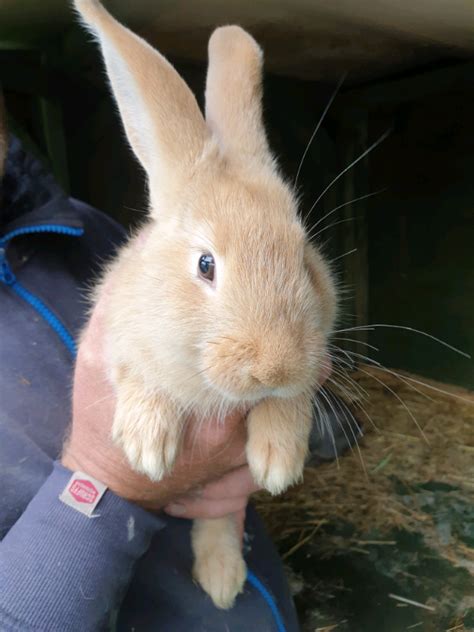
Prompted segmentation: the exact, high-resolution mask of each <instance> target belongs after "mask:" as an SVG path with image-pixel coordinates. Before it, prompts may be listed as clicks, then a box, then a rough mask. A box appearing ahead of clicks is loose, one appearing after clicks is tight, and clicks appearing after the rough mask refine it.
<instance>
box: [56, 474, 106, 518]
mask: <svg viewBox="0 0 474 632" xmlns="http://www.w3.org/2000/svg"><path fill="white" fill-rule="evenodd" d="M106 489H107V487H106V486H105V485H104V484H103V483H101V482H100V481H97V480H96V479H95V478H93V477H92V476H88V475H87V474H84V473H83V472H74V474H73V475H72V476H71V478H70V479H69V482H68V484H67V485H66V487H65V488H64V489H63V491H62V493H61V495H60V496H59V500H61V501H62V502H63V503H65V504H66V505H69V506H70V507H73V509H76V510H77V511H80V512H81V513H83V514H85V515H86V516H89V517H91V516H92V512H93V511H94V509H95V508H96V506H97V505H98V503H99V501H100V499H101V498H102V496H103V495H104V493H105V490H106Z"/></svg>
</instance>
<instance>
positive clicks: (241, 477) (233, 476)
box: [194, 465, 261, 500]
mask: <svg viewBox="0 0 474 632" xmlns="http://www.w3.org/2000/svg"><path fill="white" fill-rule="evenodd" d="M259 489H261V488H260V487H259V485H257V484H256V483H255V481H254V480H253V478H252V474H251V473H250V469H249V466H248V465H242V466H241V467H239V468H237V469H235V470H232V471H231V472H228V473H227V474H224V476H222V477H221V478H220V479H219V480H217V481H212V482H211V483H207V485H205V486H204V487H203V488H202V489H200V490H199V491H198V492H197V493H195V494H194V495H195V496H197V497H199V498H203V499H207V500H221V499H223V498H239V497H241V496H250V494H253V493H254V492H256V491H258V490H259Z"/></svg>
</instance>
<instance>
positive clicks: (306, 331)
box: [75, 0, 336, 608]
mask: <svg viewBox="0 0 474 632" xmlns="http://www.w3.org/2000/svg"><path fill="white" fill-rule="evenodd" d="M75 6H76V9H77V11H78V12H79V14H80V16H81V17H82V20H83V22H84V23H85V25H86V27H87V28H88V29H89V30H90V31H91V32H92V33H93V34H94V36H95V37H96V38H97V40H98V42H99V44H100V47H101V50H102V54H103V57H104V61H105V66H106V70H107V74H108V78H109V80H110V84H111V87H112V91H113V94H114V96H115V99H116V102H117V104H118V108H119V111H120V114H121V117H122V121H123V125H124V127H125V131H126V135H127V138H128V141H129V143H130V145H131V147H132V149H133V151H134V152H135V154H136V156H137V158H138V160H139V161H140V163H141V165H142V166H143V168H144V169H145V171H146V174H147V176H148V187H149V194H150V204H149V215H150V217H149V221H148V224H147V230H148V231H149V234H148V236H147V239H146V241H145V242H144V243H143V244H142V245H140V247H139V248H138V253H137V248H136V247H134V249H133V254H132V248H131V246H130V245H126V246H125V247H124V248H123V249H122V251H121V252H120V253H119V255H118V257H117V258H116V260H115V261H114V262H113V263H112V264H111V265H110V266H109V267H108V269H107V270H106V272H105V276H104V279H110V278H111V277H113V291H112V292H111V295H110V299H109V301H108V306H107V310H108V311H107V314H106V325H107V348H108V362H109V363H110V369H111V377H112V381H113V383H114V387H115V390H116V395H117V406H116V412H115V418H114V422H113V439H114V441H116V442H117V443H118V444H119V445H120V446H121V447H122V448H123V450H124V452H125V454H126V456H127V458H128V459H129V461H130V464H131V465H132V467H134V468H135V469H136V470H138V471H140V472H143V473H145V474H147V475H148V476H149V477H150V478H152V479H154V480H159V479H161V478H162V477H163V476H165V475H166V474H167V473H168V472H169V471H170V470H171V469H172V467H173V462H174V460H175V458H176V454H177V452H178V450H179V445H180V436H181V434H182V430H183V425H184V423H185V419H186V418H187V417H188V414H189V413H190V412H193V413H194V414H195V415H197V416H201V417H202V416H205V415H210V414H219V415H221V417H223V416H224V415H225V414H226V413H228V412H230V411H231V410H234V409H236V408H240V409H245V410H248V411H249V412H248V416H247V426H248V443H247V459H248V463H249V466H250V469H251V472H252V474H253V476H254V478H255V480H256V481H257V482H258V483H259V484H260V485H261V486H262V487H264V488H265V489H267V490H268V491H270V492H271V493H273V494H276V493H279V492H281V491H283V490H284V489H285V488H286V487H288V486H289V485H290V484H292V483H294V482H296V481H297V480H298V479H300V478H301V476H302V472H303V466H304V461H305V457H306V454H307V446H308V438H309V433H310V430H311V419H312V398H313V395H314V387H315V385H316V384H317V381H318V375H319V374H320V372H321V371H322V367H323V365H324V362H325V357H326V353H327V337H328V334H329V332H330V330H331V327H332V325H333V321H334V318H335V311H336V292H335V286H334V282H333V278H332V274H331V272H330V270H329V266H328V264H327V263H326V262H325V260H324V259H323V257H322V256H321V254H320V253H319V252H318V251H317V250H316V249H315V247H314V246H312V245H310V243H309V242H308V240H307V237H306V234H305V231H304V228H303V226H302V223H301V221H300V219H299V216H298V209H297V200H296V196H295V193H294V192H293V191H292V189H291V187H289V186H288V185H287V184H286V183H285V182H284V180H283V178H282V177H281V175H280V174H279V172H278V169H277V166H276V163H275V159H274V157H273V156H272V154H271V152H270V149H269V146H268V142H267V139H266V135H265V130H264V126H263V121H262V105H261V91H262V87H261V81H262V52H261V50H260V48H259V46H258V45H257V43H256V42H255V41H254V39H253V38H252V37H251V36H250V35H249V34H248V33H246V32H245V31H244V30H243V29H241V28H240V27H237V26H225V27H221V28H218V29H216V30H215V31H214V33H213V34H212V36H211V38H210V41H209V67H208V73H207V86H206V112H205V118H204V117H203V115H202V114H201V111H200V109H199V107H198V105H197V102H196V100H195V98H194V96H193V94H192V93H191V91H190V90H189V88H188V87H187V85H186V84H185V82H184V81H183V79H182V78H181V77H180V76H179V75H178V73H177V72H176V71H175V70H174V68H173V67H172V66H171V65H170V64H169V63H168V61H167V60H166V59H165V58H164V57H162V55H160V53H158V52H157V51H156V50H154V49H153V48H152V47H151V46H150V45H148V44H147V43H146V42H145V41H143V40H142V39H141V38H140V37H138V36H137V35H136V34H134V33H132V32H131V31H129V30H128V29H127V28H125V27H124V26H122V25H121V24H119V23H118V22H117V21H116V20H115V19H114V18H113V17H112V16H111V15H110V14H109V13H108V12H107V11H106V10H105V9H104V7H103V6H102V5H101V4H100V3H99V2H98V1H97V0H75ZM134 239H137V237H135V238H134ZM130 243H132V245H133V240H132V242H130ZM98 291H100V287H99V290H98ZM192 543H193V551H194V555H195V565H194V570H193V572H194V576H195V577H196V579H197V580H198V582H199V583H200V584H201V586H202V587H203V588H204V590H205V591H206V592H207V593H208V594H209V595H210V596H211V597H212V599H213V601H214V603H215V604H216V606H218V607H221V608H228V607H230V606H231V605H232V604H233V602H234V599H235V597H236V595H237V594H238V593H239V592H240V591H241V590H242V587H243V584H244V581H245V575H246V568H245V563H244V560H243V557H242V552H241V542H240V537H239V536H238V530H237V527H236V525H235V523H234V520H233V518H232V517H227V518H223V519H216V520H196V521H195V523H194V525H193V531H192Z"/></svg>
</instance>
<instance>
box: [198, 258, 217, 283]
mask: <svg viewBox="0 0 474 632" xmlns="http://www.w3.org/2000/svg"><path fill="white" fill-rule="evenodd" d="M198 267H199V275H200V276H201V277H202V278H203V279H206V280H207V281H213V279H214V269H215V267H216V264H215V261H214V257H213V256H212V255H209V254H207V255H201V258H200V259H199V266H198Z"/></svg>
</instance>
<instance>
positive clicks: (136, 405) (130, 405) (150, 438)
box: [112, 391, 182, 481]
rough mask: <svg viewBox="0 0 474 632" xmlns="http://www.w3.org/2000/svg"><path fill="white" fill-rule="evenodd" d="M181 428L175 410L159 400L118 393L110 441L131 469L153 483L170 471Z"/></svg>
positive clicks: (162, 400)
mask: <svg viewBox="0 0 474 632" xmlns="http://www.w3.org/2000/svg"><path fill="white" fill-rule="evenodd" d="M181 429H182V424H181V422H180V416H179V414H178V412H177V411H176V409H175V408H174V407H173V406H172V405H170V403H169V402H168V401H166V400H165V399H164V398H163V397H160V396H154V397H145V396H140V395H138V393H137V392H136V391H135V392H133V394H130V392H129V393H128V394H126V395H124V393H123V391H119V396H118V398H117V407H116V410H115V417H114V423H113V426H112V439H113V441H114V442H115V443H116V444H117V445H119V446H120V447H121V448H122V450H123V451H124V452H125V455H126V456H127V459H128V461H129V463H130V465H131V466H132V468H133V469H134V470H135V471H137V472H141V473H142V474H145V475H146V476H148V477H149V478H150V479H151V480H153V481H159V480H161V479H162V478H163V477H164V476H165V475H166V474H169V472H170V471H171V469H172V467H173V465H174V462H175V459H176V455H177V452H178V448H179V441H180V435H181Z"/></svg>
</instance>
